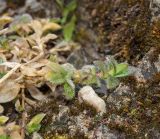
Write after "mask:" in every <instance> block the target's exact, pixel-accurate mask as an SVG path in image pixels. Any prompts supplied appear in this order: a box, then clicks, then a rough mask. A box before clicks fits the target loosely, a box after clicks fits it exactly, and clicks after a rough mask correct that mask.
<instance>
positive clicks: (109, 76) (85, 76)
mask: <svg viewBox="0 0 160 139" xmlns="http://www.w3.org/2000/svg"><path fill="white" fill-rule="evenodd" d="M66 65H67V66H66ZM49 66H50V69H51V71H50V72H49V73H48V74H47V76H46V78H47V79H48V80H49V81H50V82H52V83H53V84H56V85H63V88H64V92H65V96H66V97H67V98H68V99H72V98H73V97H74V94H75V85H76V84H82V85H92V84H97V86H99V87H100V86H101V82H100V80H104V81H105V83H106V86H107V88H108V89H112V88H115V87H116V86H117V85H118V84H119V78H120V77H125V76H128V75H129V74H130V72H129V69H128V64H127V63H120V64H118V63H117V61H116V60H115V59H113V58H112V57H109V58H108V59H107V60H106V61H95V62H94V65H86V66H84V67H83V68H82V69H80V70H76V69H75V68H74V67H73V66H72V65H71V64H65V65H60V64H58V63H53V62H51V64H50V65H49Z"/></svg>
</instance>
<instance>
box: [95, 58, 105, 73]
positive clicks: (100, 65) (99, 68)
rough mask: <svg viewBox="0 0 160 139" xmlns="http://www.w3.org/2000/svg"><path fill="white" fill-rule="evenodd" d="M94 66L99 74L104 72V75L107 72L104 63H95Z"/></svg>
mask: <svg viewBox="0 0 160 139" xmlns="http://www.w3.org/2000/svg"><path fill="white" fill-rule="evenodd" d="M94 65H95V67H96V70H97V71H98V72H102V73H103V74H104V73H105V72H106V71H107V67H106V65H105V62H103V61H94Z"/></svg>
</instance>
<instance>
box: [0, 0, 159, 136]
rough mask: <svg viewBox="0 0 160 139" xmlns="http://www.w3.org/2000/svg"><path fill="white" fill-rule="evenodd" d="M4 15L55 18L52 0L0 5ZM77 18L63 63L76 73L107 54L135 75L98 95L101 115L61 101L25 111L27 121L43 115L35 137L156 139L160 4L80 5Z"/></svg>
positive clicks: (135, 0)
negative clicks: (102, 107)
mask: <svg viewBox="0 0 160 139" xmlns="http://www.w3.org/2000/svg"><path fill="white" fill-rule="evenodd" d="M4 13H9V14H10V15H11V16H16V15H18V14H22V13H29V14H31V15H32V16H33V17H35V18H37V17H57V16H59V13H58V11H57V9H56V6H55V1H54V0H52V1H51V0H46V1H43V0H40V1H36V0H26V1H25V3H24V1H20V0H14V1H9V0H8V1H4V0H0V14H1V15H2V14H4ZM77 17H79V18H78V23H77V30H76V34H75V41H76V42H78V43H79V44H80V45H81V48H80V49H78V50H74V51H73V52H70V53H69V54H67V56H66V61H67V62H70V63H72V64H74V65H75V67H77V68H79V67H82V66H83V65H84V64H90V63H92V62H93V61H94V60H97V59H104V58H105V56H106V55H112V56H114V57H115V58H116V59H117V60H118V61H127V62H128V63H129V64H130V65H132V66H134V67H135V69H136V71H135V74H134V75H133V76H130V77H127V78H124V79H122V80H121V83H120V85H119V86H118V87H117V88H116V89H114V90H109V91H108V92H107V93H106V94H99V95H100V96H101V97H102V98H103V99H104V100H105V103H106V105H107V113H106V114H105V115H103V116H100V115H97V114H96V112H95V110H94V109H92V108H90V107H89V106H86V105H84V104H79V103H78V100H77V98H75V99H74V100H72V101H66V100H64V99H63V98H62V99H61V98H59V97H57V98H52V99H49V100H45V101H42V102H39V103H38V104H36V105H35V106H34V107H28V108H27V111H28V113H29V116H30V117H32V116H33V115H35V114H36V113H39V112H44V113H46V114H47V116H46V118H45V120H44V121H43V125H42V129H41V131H40V134H41V135H42V136H43V137H44V138H64V139H65V138H66V139H67V138H78V139H80V138H90V139H124V138H127V139H128V138H131V139H132V138H140V139H143V138H146V139H159V138H160V111H159V109H160V20H159V18H160V1H159V0H101V1H99V0H82V1H79V7H78V10H77ZM62 55H64V54H62ZM13 115H14V114H13ZM15 117H16V116H15Z"/></svg>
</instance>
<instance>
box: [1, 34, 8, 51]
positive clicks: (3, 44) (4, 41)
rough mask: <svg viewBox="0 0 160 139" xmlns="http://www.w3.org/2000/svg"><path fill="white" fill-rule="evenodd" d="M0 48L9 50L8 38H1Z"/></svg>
mask: <svg viewBox="0 0 160 139" xmlns="http://www.w3.org/2000/svg"><path fill="white" fill-rule="evenodd" d="M0 47H2V48H4V49H9V42H8V39H7V38H6V37H3V36H2V37H0Z"/></svg>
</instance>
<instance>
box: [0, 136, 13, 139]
mask: <svg viewBox="0 0 160 139" xmlns="http://www.w3.org/2000/svg"><path fill="white" fill-rule="evenodd" d="M0 139H11V138H10V137H9V136H8V135H0Z"/></svg>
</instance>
